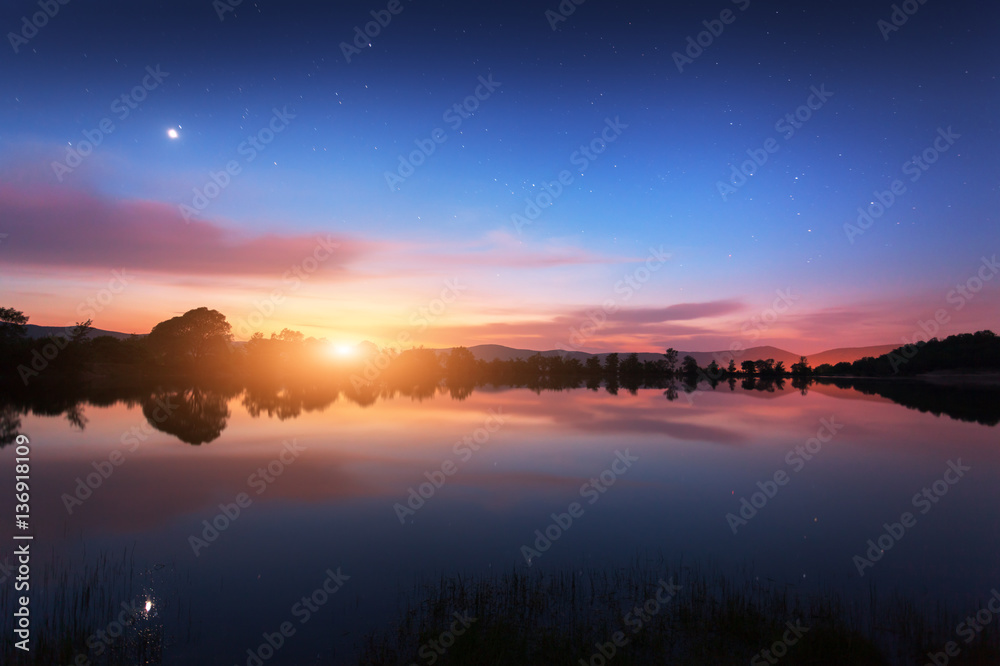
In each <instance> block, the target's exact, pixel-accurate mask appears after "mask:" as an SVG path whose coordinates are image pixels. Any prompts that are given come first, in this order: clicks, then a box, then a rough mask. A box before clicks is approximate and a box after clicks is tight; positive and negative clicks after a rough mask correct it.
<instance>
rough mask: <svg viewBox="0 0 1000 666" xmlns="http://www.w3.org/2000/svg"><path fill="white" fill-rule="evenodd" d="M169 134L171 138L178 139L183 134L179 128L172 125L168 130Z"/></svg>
mask: <svg viewBox="0 0 1000 666" xmlns="http://www.w3.org/2000/svg"><path fill="white" fill-rule="evenodd" d="M167 136H168V137H170V138H171V139H178V138H180V136H181V135H180V133H179V132H178V131H177V130H175V129H174V128H173V127H171V128H170V129H168V130H167Z"/></svg>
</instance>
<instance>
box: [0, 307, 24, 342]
mask: <svg viewBox="0 0 1000 666" xmlns="http://www.w3.org/2000/svg"><path fill="white" fill-rule="evenodd" d="M27 323H28V318H27V317H25V316H24V313H23V312H21V311H20V310H15V309H14V308H0V342H13V341H16V340H22V339H24V338H25V336H27V334H28V333H27V331H26V329H25V325H27Z"/></svg>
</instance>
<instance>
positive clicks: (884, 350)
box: [809, 345, 899, 368]
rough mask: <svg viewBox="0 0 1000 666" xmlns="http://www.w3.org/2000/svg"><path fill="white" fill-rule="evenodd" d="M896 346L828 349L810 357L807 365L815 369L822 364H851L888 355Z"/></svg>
mask: <svg viewBox="0 0 1000 666" xmlns="http://www.w3.org/2000/svg"><path fill="white" fill-rule="evenodd" d="M898 346H899V345H875V346H873V347H842V348H840V349H830V350H829V351H825V352H821V353H819V354H816V355H815V356H810V357H809V365H811V366H812V367H814V368H815V367H817V366H820V365H823V364H824V363H829V364H830V365H836V364H837V363H841V362H847V363H853V362H854V361H857V360H858V359H859V358H865V357H866V356H871V357H872V358H878V357H879V356H881V355H882V354H888V353H889V352H891V351H892V350H893V349H895V348H896V347H898Z"/></svg>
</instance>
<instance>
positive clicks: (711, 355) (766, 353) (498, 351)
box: [25, 324, 898, 368]
mask: <svg viewBox="0 0 1000 666" xmlns="http://www.w3.org/2000/svg"><path fill="white" fill-rule="evenodd" d="M25 328H26V329H27V333H28V337H29V338H31V339H38V338H44V337H46V336H49V335H59V334H66V333H68V332H69V330H72V327H69V328H68V329H67V328H65V327H61V326H36V325H34V324H28V325H27V326H26V327H25ZM101 335H110V336H111V337H113V338H118V339H119V340H123V339H126V338H129V337H131V335H132V334H130V333H120V332H118V331H105V330H102V329H99V328H93V329H91V330H90V335H89V337H90V338H96V337H98V336H101ZM138 335H146V334H145V333H139V334H138ZM234 344H236V345H237V346H240V345H243V344H245V343H244V342H241V341H237V342H235V343H234ZM360 345H365V346H368V347H373V348H374V347H375V345H374V344H372V343H371V342H367V341H365V342H362V343H359V346H360ZM897 346H898V345H875V346H872V347H843V348H839V349H830V350H827V351H824V352H820V353H819V354H814V355H812V356H809V357H808V358H809V365H811V366H812V367H814V368H815V367H817V366H819V365H822V364H823V363H829V364H831V365H833V364H836V363H840V362H841V361H846V362H848V363H853V362H854V361H856V360H858V359H861V358H864V357H866V356H872V357H875V358H877V357H879V356H881V355H882V354H888V353H889V352H891V351H892V350H893V349H895V348H896V347H897ZM450 350H451V347H447V348H444V349H437V350H436V351H438V352H448V351H450ZM469 351H471V352H472V354H473V356H475V357H476V358H477V359H482V360H484V361H492V360H494V359H499V360H501V361H509V360H511V359H515V358H528V357H529V356H533V355H534V354H541V355H542V356H563V357H565V358H575V359H579V360H580V361H581V362H583V361H586V360H587V359H588V358H589V357H591V356H596V357H597V358H599V359H600V360H601V362H602V363H603V362H604V358H605V357H606V356H607V355H608V352H605V353H602V354H590V353H588V352H581V351H567V350H565V349H550V350H547V351H541V352H540V351H535V350H533V349H515V348H514V347H506V346H504V345H475V346H473V347H469ZM627 354H628V352H619V356H621V357H622V358H624V357H625V356H626V355H627ZM728 354H729V352H721V351H720V352H686V351H678V352H677V359H678V361H680V360H683V358H684V357H685V356H693V357H694V359H695V360H696V361H698V365H700V366H702V367H705V366H707V365H708V364H709V363H711V362H712V361H713V360H715V359H716V358H725V359H728V358H729V356H728ZM800 356H801V354H793V353H792V352H790V351H785V350H784V349H779V348H778V347H770V346H761V347H749V348H747V349H745V350H743V351H742V352H741V353H740V354H739V355H738V356H737V357H736V365H739V364H740V362H741V361H756V360H757V359H766V358H773V359H774V360H775V361H776V362H777V361H783V362H784V364H785V367H786V368H790V367H791V365H792V363H798V362H799V357H800ZM662 358H663V354H662V353H652V352H642V353H640V354H639V360H640V361H657V360H659V359H662ZM720 363H721V364H722V365H725V364H726V363H725V362H721V361H720Z"/></svg>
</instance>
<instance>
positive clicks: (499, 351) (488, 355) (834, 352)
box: [437, 345, 897, 368]
mask: <svg viewBox="0 0 1000 666" xmlns="http://www.w3.org/2000/svg"><path fill="white" fill-rule="evenodd" d="M896 346H897V345H876V346H873V347H845V348H841V349H830V350H828V351H824V352H820V353H819V354H815V355H813V356H809V357H808V359H809V365H811V366H812V367H814V368H815V367H816V366H818V365H820V364H822V363H830V364H834V363H839V362H841V361H847V362H853V361H856V360H858V359H860V358H864V357H866V356H874V357H878V356H881V355H882V354H887V353H888V352H890V351H892V350H893V349H895V348H896ZM449 350H450V348H449V349H439V350H437V351H441V352H447V351H449ZM469 351H471V352H472V355H473V356H475V357H476V358H477V359H482V360H484V361H492V360H494V359H499V360H501V361H509V360H511V359H515V358H528V357H529V356H532V355H534V354H541V355H542V356H563V357H566V358H576V359H579V360H580V361H585V360H586V359H587V358H589V357H591V356H596V357H597V358H599V359H601V362H603V361H604V358H605V357H606V356H607V355H608V354H607V353H603V354H589V353H587V352H580V351H566V350H563V349H550V350H548V351H542V352H539V351H534V350H532V349H515V348H513V347H505V346H503V345H475V346H474V347H469ZM627 353H628V352H620V353H619V356H621V357H624V356H626V355H627ZM685 356H692V357H694V359H695V360H696V361H698V365H700V366H702V367H704V366H707V365H708V364H709V363H711V362H712V361H713V360H715V359H716V358H723V359H728V358H729V352H722V351H719V352H687V351H678V352H677V359H678V361H680V360H682V359H683V358H684V357H685ZM801 356H802V354H794V353H792V352H790V351H785V350H784V349H779V348H778V347H771V346H760V347H748V348H747V349H744V350H743V351H742V352H741V353H739V354H738V355H737V356H736V365H739V364H740V362H741V361H756V360H757V359H767V358H773V359H774V360H775V362H777V361H782V362H784V364H785V367H786V368H790V367H791V365H792V363H798V362H799V358H800V357H801ZM662 358H663V354H658V353H651V352H643V353H640V354H639V360H640V361H656V360H659V359H662ZM720 363H721V364H722V365H725V364H726V363H725V362H721V361H720Z"/></svg>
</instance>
